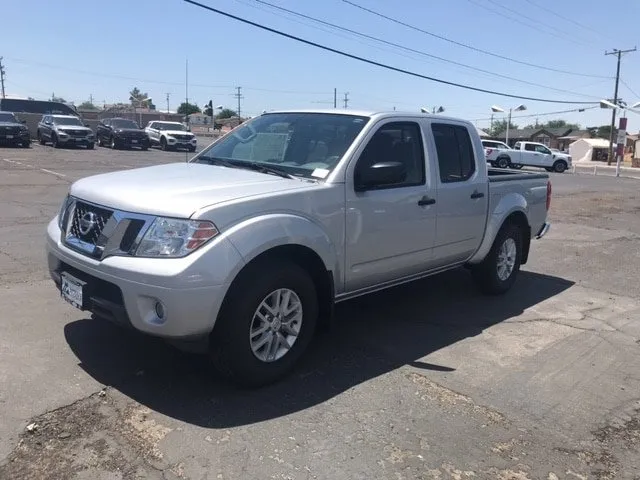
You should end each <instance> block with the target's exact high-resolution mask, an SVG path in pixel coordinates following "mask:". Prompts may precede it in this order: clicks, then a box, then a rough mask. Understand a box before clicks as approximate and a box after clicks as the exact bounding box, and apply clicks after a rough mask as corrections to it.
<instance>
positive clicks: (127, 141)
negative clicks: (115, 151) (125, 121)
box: [115, 137, 149, 148]
mask: <svg viewBox="0 0 640 480" xmlns="http://www.w3.org/2000/svg"><path fill="white" fill-rule="evenodd" d="M115 138H116V141H117V142H118V145H119V146H122V147H127V148H136V147H141V148H149V139H148V138H146V137H145V138H138V137H136V138H131V137H115Z"/></svg>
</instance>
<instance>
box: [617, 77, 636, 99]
mask: <svg viewBox="0 0 640 480" xmlns="http://www.w3.org/2000/svg"><path fill="white" fill-rule="evenodd" d="M620 83H622V84H623V85H624V86H625V87H627V90H629V91H630V92H631V94H632V95H633V96H634V97H635V99H636V101H638V100H640V95H638V94H637V93H636V92H634V91H633V89H632V88H631V87H630V86H629V85H628V84H627V82H625V81H624V80H623V79H620Z"/></svg>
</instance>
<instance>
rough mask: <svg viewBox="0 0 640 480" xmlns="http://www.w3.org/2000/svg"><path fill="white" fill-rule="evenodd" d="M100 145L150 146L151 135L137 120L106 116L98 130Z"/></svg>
mask: <svg viewBox="0 0 640 480" xmlns="http://www.w3.org/2000/svg"><path fill="white" fill-rule="evenodd" d="M96 136H97V139H98V145H100V146H105V145H106V146H109V147H111V148H113V149H117V148H132V147H139V148H141V149H142V150H147V149H148V148H149V137H148V136H147V134H146V132H145V131H144V130H142V129H141V128H140V127H139V126H138V124H137V123H136V122H134V121H133V120H128V119H126V118H104V119H102V120H100V123H98V129H97V130H96Z"/></svg>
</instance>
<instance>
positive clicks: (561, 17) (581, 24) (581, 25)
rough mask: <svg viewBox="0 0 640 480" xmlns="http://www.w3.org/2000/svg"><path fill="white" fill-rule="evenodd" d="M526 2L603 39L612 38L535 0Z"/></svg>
mask: <svg viewBox="0 0 640 480" xmlns="http://www.w3.org/2000/svg"><path fill="white" fill-rule="evenodd" d="M525 2H527V3H529V4H531V5H533V6H534V7H536V8H539V9H541V10H544V11H545V12H547V13H550V14H551V15H554V16H556V17H558V18H560V19H562V20H565V21H567V22H570V23H573V24H574V25H576V26H578V27H580V28H584V29H586V30H590V31H591V32H593V33H597V34H599V35H600V36H602V37H606V38H611V37H609V36H607V35H603V34H602V32H601V31H600V30H598V29H596V28H593V27H590V26H589V25H585V24H583V23H580V22H576V21H575V20H574V19H573V18H570V17H565V16H564V15H560V14H559V13H558V12H555V11H553V10H551V9H550V8H547V7H545V6H544V5H540V4H539V3H536V2H534V1H533V0H525Z"/></svg>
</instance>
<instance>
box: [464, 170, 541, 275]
mask: <svg viewBox="0 0 640 480" xmlns="http://www.w3.org/2000/svg"><path fill="white" fill-rule="evenodd" d="M547 181H548V175H546V174H535V173H533V174H532V173H517V174H513V173H510V172H509V174H508V175H500V176H498V177H490V181H489V216H488V219H487V227H486V231H485V236H484V239H483V241H482V244H481V245H480V248H479V249H478V251H477V252H476V253H475V254H474V256H473V257H472V258H471V259H470V260H469V263H472V264H473V263H480V262H481V261H482V260H483V259H484V257H485V256H486V255H487V254H488V253H489V250H491V246H492V245H493V242H494V240H495V238H496V235H497V234H498V232H499V231H500V228H501V227H502V225H503V224H504V222H505V220H506V219H507V218H508V217H509V215H511V214H512V213H514V212H522V213H523V214H524V215H525V216H526V217H527V220H528V222H529V226H530V228H531V237H534V236H535V235H536V234H537V232H538V231H539V230H540V229H541V228H542V226H543V225H544V222H545V221H546V219H547V207H546V203H547Z"/></svg>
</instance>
